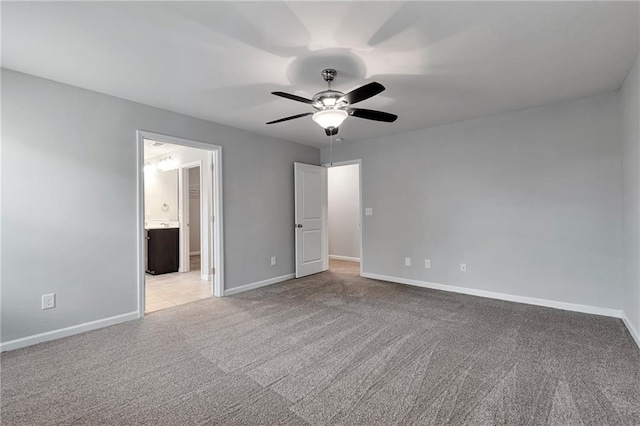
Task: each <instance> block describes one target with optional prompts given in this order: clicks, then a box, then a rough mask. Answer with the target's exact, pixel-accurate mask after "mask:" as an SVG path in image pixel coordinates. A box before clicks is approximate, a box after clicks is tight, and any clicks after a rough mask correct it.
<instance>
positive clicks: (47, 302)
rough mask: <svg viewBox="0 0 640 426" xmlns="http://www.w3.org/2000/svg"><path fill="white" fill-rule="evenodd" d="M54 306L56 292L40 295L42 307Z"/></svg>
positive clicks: (49, 307)
mask: <svg viewBox="0 0 640 426" xmlns="http://www.w3.org/2000/svg"><path fill="white" fill-rule="evenodd" d="M55 307H56V294H55V293H51V294H43V295H42V309H51V308H55Z"/></svg>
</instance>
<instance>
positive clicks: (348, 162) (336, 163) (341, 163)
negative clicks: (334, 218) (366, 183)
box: [323, 158, 364, 276]
mask: <svg viewBox="0 0 640 426" xmlns="http://www.w3.org/2000/svg"><path fill="white" fill-rule="evenodd" d="M352 164H357V165H358V193H359V194H358V196H359V199H358V206H359V207H360V211H359V215H360V276H362V274H363V271H364V251H363V250H362V247H363V244H362V234H363V232H362V229H363V228H364V221H363V220H362V219H363V211H364V209H363V208H362V159H360V158H358V159H357V160H346V161H334V162H333V163H324V164H323V166H324V167H326V168H331V167H340V166H350V165H352ZM327 190H328V188H327ZM328 223H329V221H328V220H327V224H328ZM327 234H328V232H327ZM327 256H329V244H328V243H327Z"/></svg>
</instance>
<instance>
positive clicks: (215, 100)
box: [2, 1, 639, 146]
mask: <svg viewBox="0 0 640 426" xmlns="http://www.w3.org/2000/svg"><path fill="white" fill-rule="evenodd" d="M638 16H639V14H638V3H637V2H626V3H625V2H468V3H467V2H428V3H418V2H410V3H400V2H375V3H360V2H359V3H354V2H340V3H329V2H324V1H323V2H293V3H284V2H273V3H271V2H270V3H264V2H261V3H246V2H238V3H230V2H215V3H207V2H187V3H178V2H176V3H174V2H99V3H98V2H69V3H53V2H37V3H35V2H34V3H29V2H16V3H7V2H3V3H2V66H3V67H5V68H9V69H13V70H16V71H21V72H25V73H28V74H33V75H36V76H40V77H44V78H48V79H51V80H56V81H60V82H63V83H68V84H72V85H75V86H80V87H84V88H87V89H91V90H95V91H98V92H102V93H107V94H110V95H114V96H118V97H121V98H125V99H130V100H133V101H137V102H141V103H144V104H148V105H153V106H157V107H160V108H164V109H167V110H171V111H176V112H180V113H183V114H187V115H191V116H194V117H200V118H204V119H207V120H211V121H215V122H218V123H222V124H226V125H229V126H233V127H237V128H241V129H246V130H250V131H252V132H256V133H260V134H265V135H270V136H274V137H277V138H281V139H287V140H291V141H295V142H301V143H305V144H309V145H313V146H324V145H326V144H327V137H326V136H325V135H324V132H323V131H322V129H321V128H320V127H319V126H318V125H317V124H315V123H314V122H313V121H312V120H311V118H310V117H305V118H301V119H298V120H293V121H288V122H285V123H281V124H274V125H270V126H267V125H265V124H264V123H265V122H267V121H270V120H274V119H277V118H281V117H285V116H288V115H294V114H298V113H302V112H307V111H310V110H311V108H310V107H309V106H307V105H305V104H302V103H298V102H294V101H290V100H286V99H282V98H278V97H276V96H273V95H270V92H272V91H275V90H281V91H287V92H290V93H295V94H298V95H301V96H306V97H311V96H312V95H313V94H314V93H316V92H318V91H321V90H324V88H325V87H326V86H325V83H324V82H323V80H322V78H321V76H320V71H321V69H322V68H325V67H333V68H336V69H337V70H338V77H337V79H336V81H335V84H334V88H336V89H337V90H341V91H344V92H347V91H349V90H351V89H353V88H355V87H358V86H360V85H362V84H364V83H367V82H370V81H378V82H380V83H382V84H383V85H385V86H386V88H387V90H386V91H385V92H383V93H382V94H380V95H378V96H376V97H374V98H371V99H369V100H367V101H364V102H362V103H360V104H358V107H362V108H369V109H380V110H383V111H388V112H392V113H395V114H398V115H399V119H398V120H397V121H396V122H395V123H393V124H388V123H377V122H372V121H367V120H362V119H358V118H353V117H351V118H349V119H347V121H346V122H345V123H344V124H343V125H342V126H341V128H340V136H342V137H343V138H344V139H345V141H350V140H359V139H364V138H369V137H374V136H379V135H391V134H394V133H399V132H405V131H410V130H416V129H420V128H424V127H429V126H433V125H436V124H442V123H450V122H454V121H460V120H464V119H469V118H474V117H480V116H484V115H490V114H495V113H499V112H504V111H509V110H516V109H522V108H527V107H532V106H538V105H543V104H548V103H552V102H557V101H560V100H564V99H570V98H577V97H581V96H587V95H591V94H595V93H600V92H605V91H612V90H616V89H618V88H619V87H620V85H621V84H622V82H623V80H624V77H625V76H626V74H627V72H628V71H629V69H630V67H631V65H632V63H633V60H634V59H635V55H636V53H637V51H638Z"/></svg>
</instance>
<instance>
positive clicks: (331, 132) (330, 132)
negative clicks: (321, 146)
mask: <svg viewBox="0 0 640 426" xmlns="http://www.w3.org/2000/svg"><path fill="white" fill-rule="evenodd" d="M324 132H325V133H326V134H327V136H335V135H337V134H338V128H337V127H334V128H333V129H324Z"/></svg>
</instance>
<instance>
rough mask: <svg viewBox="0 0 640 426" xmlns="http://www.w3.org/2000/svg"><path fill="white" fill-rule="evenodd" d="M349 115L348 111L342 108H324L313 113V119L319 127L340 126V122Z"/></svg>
mask: <svg viewBox="0 0 640 426" xmlns="http://www.w3.org/2000/svg"><path fill="white" fill-rule="evenodd" d="M348 116H349V113H347V111H345V110H343V109H325V110H324V111H318V112H316V113H315V114H313V117H311V118H312V119H313V121H315V122H316V123H318V124H319V125H320V126H321V127H323V128H325V129H328V128H330V127H333V128H336V127H340V125H341V124H342V122H343V121H344V120H345V119H346V118H347V117H348Z"/></svg>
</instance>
